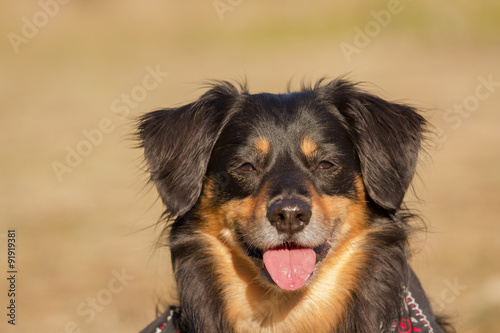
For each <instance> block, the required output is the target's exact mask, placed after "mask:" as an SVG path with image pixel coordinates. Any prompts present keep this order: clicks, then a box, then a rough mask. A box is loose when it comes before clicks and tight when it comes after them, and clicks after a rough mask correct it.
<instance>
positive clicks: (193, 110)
mask: <svg viewBox="0 0 500 333" xmlns="http://www.w3.org/2000/svg"><path fill="white" fill-rule="evenodd" d="M238 94H239V92H238V90H237V89H236V88H235V87H234V86H233V85H231V84H230V83H227V82H220V83H218V84H216V85H213V86H212V88H211V89H210V90H209V91H207V92H206V93H205V94H204V95H203V96H201V97H200V99H199V100H197V101H196V102H194V103H191V104H188V105H184V106H181V107H179V108H172V109H164V110H159V111H154V112H151V113H148V114H146V115H144V116H142V117H141V118H140V119H139V123H138V131H137V136H138V139H139V141H140V143H141V146H142V147H143V148H144V155H145V157H146V162H147V164H148V166H149V172H150V174H151V175H150V179H151V181H153V182H154V183H155V185H156V187H157V189H158V192H159V193H160V196H161V198H162V201H163V203H164V204H165V206H166V209H167V212H168V213H169V214H170V216H177V215H183V214H185V213H186V212H187V211H188V210H189V209H190V208H192V207H193V205H194V204H195V203H196V201H197V200H198V197H199V196H200V192H201V188H202V185H203V179H204V176H205V173H206V169H207V165H208V161H209V159H210V155H211V152H212V148H213V146H214V144H215V141H216V140H217V137H218V136H219V133H220V131H221V129H222V127H223V126H224V124H225V121H226V119H227V118H228V115H229V113H230V110H231V106H232V103H233V102H234V100H235V97H236V96H237V95H238Z"/></svg>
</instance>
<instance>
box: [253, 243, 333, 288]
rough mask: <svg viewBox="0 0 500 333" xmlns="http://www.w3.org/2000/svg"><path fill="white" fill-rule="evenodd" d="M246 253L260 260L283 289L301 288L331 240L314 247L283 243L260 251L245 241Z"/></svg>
mask: <svg viewBox="0 0 500 333" xmlns="http://www.w3.org/2000/svg"><path fill="white" fill-rule="evenodd" d="M245 246H246V249H247V254H248V256H250V257H252V258H256V259H259V260H262V261H263V263H264V267H265V270H266V271H267V273H268V274H269V276H270V277H271V279H272V280H273V281H274V283H276V285H278V287H280V288H281V289H285V290H297V289H300V288H302V287H303V286H304V285H305V284H306V283H307V281H308V280H309V278H310V277H311V275H312V273H313V271H314V268H315V267H316V264H317V263H319V262H320V261H321V260H323V259H324V258H325V257H326V255H327V253H328V250H330V248H331V240H330V239H328V240H327V241H326V242H325V243H323V244H321V245H320V246H318V247H315V248H307V247H301V246H298V245H297V244H295V243H285V244H283V245H281V246H278V247H275V248H272V249H268V250H266V251H262V250H260V249H258V248H256V247H254V246H251V245H248V244H247V243H245Z"/></svg>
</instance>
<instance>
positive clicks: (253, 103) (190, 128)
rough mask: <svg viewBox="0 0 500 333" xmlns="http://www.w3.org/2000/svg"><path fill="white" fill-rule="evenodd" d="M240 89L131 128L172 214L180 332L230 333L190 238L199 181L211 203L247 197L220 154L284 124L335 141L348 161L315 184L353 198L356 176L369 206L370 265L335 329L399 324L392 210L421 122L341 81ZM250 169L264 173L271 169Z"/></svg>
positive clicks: (399, 233) (414, 154) (397, 212)
mask: <svg viewBox="0 0 500 333" xmlns="http://www.w3.org/2000/svg"><path fill="white" fill-rule="evenodd" d="M242 90H243V91H241V90H238V89H237V88H236V87H234V86H233V85H231V84H230V83H227V82H219V83H216V84H215V85H213V86H212V88H211V89H210V90H209V91H208V92H207V93H205V94H204V95H203V96H202V97H201V98H200V99H199V100H198V101H196V102H194V103H191V104H188V105H185V106H181V107H179V108H174V109H165V110H159V111H156V112H152V113H149V114H146V115H145V116H143V117H142V118H141V119H140V122H139V131H138V135H139V139H140V140H141V142H142V145H143V147H144V150H145V156H146V160H147V162H148V165H149V170H150V172H151V180H152V181H153V182H154V183H155V185H156V187H157V188H158V191H159V193H160V196H161V198H162V200H163V203H164V204H165V206H166V210H167V215H169V216H171V217H175V216H177V218H176V220H175V222H174V223H173V224H172V225H171V229H170V242H169V243H170V247H171V253H172V262H173V266H174V270H175V273H176V279H177V283H178V290H179V297H180V302H181V306H182V308H183V311H184V313H185V318H186V322H185V323H184V325H186V326H189V327H190V330H189V331H190V332H231V328H230V327H229V326H228V323H227V321H226V319H225V318H224V313H223V305H222V293H223V292H224V290H223V288H224V286H221V285H217V284H216V283H215V280H214V276H213V274H212V270H213V261H214V260H215V259H214V258H211V257H210V256H209V255H208V254H207V252H206V248H207V246H206V244H204V243H203V241H200V240H202V238H200V237H199V232H200V231H199V227H200V225H201V224H202V223H203V220H202V219H201V218H200V214H199V209H200V208H199V200H198V199H199V197H200V193H201V191H202V187H203V186H204V181H205V179H206V176H207V174H210V176H211V177H212V178H215V179H218V181H217V182H216V185H215V186H219V187H218V188H217V190H219V192H220V193H221V194H220V203H222V202H225V201H228V200H231V199H232V198H234V197H245V196H248V195H251V193H252V192H253V191H255V189H254V185H255V184H257V180H255V181H254V183H255V184H253V183H252V182H251V181H247V182H246V183H245V182H244V181H231V180H230V179H232V178H235V177H233V176H232V175H231V172H230V171H228V172H226V171H221V170H226V169H227V168H230V167H231V166H228V165H227V164H228V163H229V162H228V161H227V160H226V159H225V156H224V155H227V151H230V150H231V149H234V150H235V154H236V153H240V152H239V151H237V149H239V147H240V145H241V144H242V143H244V142H245V140H247V139H248V136H249V135H254V136H255V135H258V134H259V131H268V132H271V131H270V130H269V128H271V127H272V126H274V127H273V128H275V129H276V130H279V129H278V128H279V126H280V124H281V123H283V122H291V120H290V118H294V120H293V121H296V122H297V123H298V124H300V125H301V126H303V127H304V128H307V127H308V126H309V127H310V132H311V133H318V134H317V135H318V136H321V135H326V133H328V135H336V136H338V140H339V146H338V147H337V148H335V149H342V151H341V155H342V156H345V155H348V156H346V158H345V160H344V161H343V163H344V164H343V165H344V167H343V169H341V170H342V173H341V176H339V177H340V178H339V177H337V178H335V180H334V179H333V178H332V179H324V180H323V181H322V183H321V184H320V185H318V186H319V187H321V189H322V191H323V192H324V193H328V191H331V192H332V193H340V194H342V195H344V196H346V197H349V196H354V195H355V193H354V192H352V191H353V187H354V185H353V179H354V176H353V175H354V174H360V175H361V176H362V179H363V182H364V186H365V188H366V191H367V198H368V200H369V203H368V205H369V208H370V212H371V221H370V228H372V229H373V230H374V232H373V233H372V235H373V236H372V239H371V240H370V242H369V243H370V246H369V249H368V252H369V253H370V261H369V263H368V264H367V265H366V267H364V270H363V271H362V272H360V275H361V276H362V278H361V281H362V282H361V284H360V285H359V286H358V288H357V292H355V293H354V294H353V295H352V299H351V302H350V307H349V309H347V316H346V318H345V319H344V320H343V322H342V323H340V325H339V327H338V328H337V330H336V332H344V333H348V332H349V333H352V332H379V331H380V325H381V324H383V325H384V326H385V327H386V328H387V327H388V326H389V325H390V323H391V322H393V321H394V320H397V319H400V318H403V317H405V316H406V315H407V313H405V311H406V310H405V309H404V307H403V303H402V299H401V295H402V293H403V286H405V285H407V284H408V275H409V271H410V270H411V268H410V267H409V265H408V261H407V250H406V247H407V241H408V233H409V230H410V227H409V226H408V223H407V222H408V220H409V219H411V218H412V215H411V214H406V215H405V211H404V210H403V209H402V208H401V205H402V202H403V197H404V195H405V193H406V190H407V189H408V187H409V185H410V183H411V180H412V178H413V175H414V172H415V167H416V163H417V160H418V152H419V149H420V146H421V141H422V139H423V133H424V131H425V124H426V123H425V120H424V118H423V117H422V116H420V115H419V114H418V113H417V112H416V110H415V109H414V108H412V107H410V106H407V105H403V104H397V103H391V102H387V101H385V100H383V99H381V98H379V97H377V96H375V95H372V94H369V93H367V92H364V91H362V90H360V89H359V88H358V87H357V85H355V84H353V83H350V82H348V81H346V80H343V79H339V80H334V81H332V82H329V83H327V84H323V83H322V82H320V83H318V84H316V85H315V86H314V87H311V88H306V89H303V90H302V91H300V92H296V93H291V94H284V95H271V94H256V95H251V94H249V93H248V92H247V91H246V89H242ZM283 110H284V111H283ZM332 115H333V117H334V119H336V124H337V125H335V124H333V123H332V122H331V120H330V119H332V118H331V117H332ZM269 124H271V125H269ZM338 124H340V125H338ZM266 126H267V127H266ZM269 126H271V127H269ZM335 126H339V127H335ZM266 128H267V129H266ZM332 128H333V129H332ZM251 133H252V134H251ZM343 133H344V134H343ZM270 135H272V134H270ZM291 139H293V138H291ZM258 163H259V164H261V165H263V167H265V165H266V163H270V162H266V161H261V162H258ZM349 163H350V164H349ZM348 164H349V165H348ZM271 176H272V175H269V177H271ZM276 177H278V176H276ZM339 179H340V181H339ZM289 181H290V180H288V179H283V180H282V181H281V182H280V184H281V187H280V188H279V189H277V190H276V191H277V192H279V191H284V190H286V188H285V189H283V187H286V186H287V185H286V184H288V183H287V182H289ZM284 184H285V185H284ZM255 186H257V185H255ZM293 187H297V188H299V187H300V184H293ZM215 208H216V207H215ZM235 306H237V305H235ZM311 320H313V319H311ZM443 326H445V325H443Z"/></svg>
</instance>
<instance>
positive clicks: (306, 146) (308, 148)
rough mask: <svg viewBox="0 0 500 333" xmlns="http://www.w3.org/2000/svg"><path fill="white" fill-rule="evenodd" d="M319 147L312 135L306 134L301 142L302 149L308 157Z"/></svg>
mask: <svg viewBox="0 0 500 333" xmlns="http://www.w3.org/2000/svg"><path fill="white" fill-rule="evenodd" d="M316 149H318V144H317V143H316V141H314V140H313V139H312V138H311V137H308V136H306V137H305V138H303V139H302V142H301V143H300V150H302V153H303V154H304V155H305V156H306V157H311V155H312V154H313V153H314V151H316Z"/></svg>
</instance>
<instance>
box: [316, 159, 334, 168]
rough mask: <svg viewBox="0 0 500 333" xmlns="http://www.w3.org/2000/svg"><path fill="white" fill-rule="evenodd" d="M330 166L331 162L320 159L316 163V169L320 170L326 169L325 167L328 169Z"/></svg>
mask: <svg viewBox="0 0 500 333" xmlns="http://www.w3.org/2000/svg"><path fill="white" fill-rule="evenodd" d="M332 167H333V163H332V162H328V161H321V162H319V164H318V169H321V170H327V169H330V168H332Z"/></svg>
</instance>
